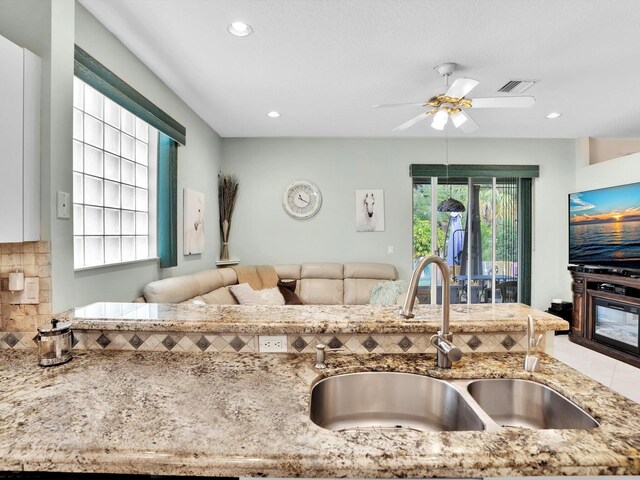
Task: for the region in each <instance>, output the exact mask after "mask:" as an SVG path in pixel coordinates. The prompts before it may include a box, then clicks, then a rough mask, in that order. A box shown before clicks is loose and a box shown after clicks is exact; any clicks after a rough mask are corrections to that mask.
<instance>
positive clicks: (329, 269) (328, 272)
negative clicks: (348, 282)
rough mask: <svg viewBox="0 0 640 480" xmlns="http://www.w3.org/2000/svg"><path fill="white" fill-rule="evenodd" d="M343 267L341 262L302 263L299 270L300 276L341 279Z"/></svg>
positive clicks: (303, 277)
mask: <svg viewBox="0 0 640 480" xmlns="http://www.w3.org/2000/svg"><path fill="white" fill-rule="evenodd" d="M343 272H344V267H343V265H342V263H329V262H318V263H303V264H302V267H301V272H300V278H302V279H305V278H328V279H335V280H342V279H343V278H344V276H343Z"/></svg>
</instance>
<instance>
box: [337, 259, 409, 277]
mask: <svg viewBox="0 0 640 480" xmlns="http://www.w3.org/2000/svg"><path fill="white" fill-rule="evenodd" d="M344 278H377V279H380V280H397V278H398V272H397V271H396V267H394V266H393V265H389V264H388V263H365V262H350V263H345V264H344Z"/></svg>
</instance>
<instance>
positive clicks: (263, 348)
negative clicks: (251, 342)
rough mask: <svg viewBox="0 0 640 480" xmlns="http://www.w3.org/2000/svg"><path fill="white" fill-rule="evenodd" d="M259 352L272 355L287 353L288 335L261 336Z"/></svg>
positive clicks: (259, 338)
mask: <svg viewBox="0 0 640 480" xmlns="http://www.w3.org/2000/svg"><path fill="white" fill-rule="evenodd" d="M258 351H259V352H265V353H266V352H270V353H287V336H286V335H259V336H258Z"/></svg>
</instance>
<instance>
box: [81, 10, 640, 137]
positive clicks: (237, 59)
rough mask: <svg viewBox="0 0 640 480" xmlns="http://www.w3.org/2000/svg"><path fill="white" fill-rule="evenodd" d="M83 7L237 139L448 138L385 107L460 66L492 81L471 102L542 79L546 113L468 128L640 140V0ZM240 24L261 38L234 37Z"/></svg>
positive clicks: (501, 113) (412, 97) (539, 107)
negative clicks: (448, 67)
mask: <svg viewBox="0 0 640 480" xmlns="http://www.w3.org/2000/svg"><path fill="white" fill-rule="evenodd" d="M81 3H82V4H83V5H84V6H85V7H86V8H87V9H88V10H89V11H91V12H92V13H93V14H94V15H95V16H96V17H97V18H98V19H99V20H100V21H101V22H102V23H103V24H104V25H105V26H106V27H107V28H108V29H109V30H111V31H112V32H113V33H114V34H115V35H116V36H117V37H118V38H119V39H120V40H121V41H122V42H123V43H124V44H125V45H126V46H127V47H128V48H129V49H130V50H132V51H133V52H134V53H135V54H136V55H137V56H138V57H139V58H140V59H141V60H142V61H143V62H144V63H145V64H146V65H147V66H148V67H149V68H150V69H151V70H153V71H154V72H155V73H156V74H157V75H158V76H159V77H160V78H161V79H162V80H163V81H164V82H165V83H166V84H167V85H168V86H169V87H170V88H171V89H172V90H173V91H175V92H176V93H177V94H178V95H179V96H180V97H181V98H182V99H183V100H184V101H185V102H186V103H187V104H188V105H189V106H190V107H191V108H192V109H193V110H195V111H196V112H197V113H198V114H199V115H200V116H201V117H202V118H203V119H204V120H205V121H206V122H207V123H209V125H211V127H212V128H214V129H215V130H216V131H217V132H218V133H219V134H220V135H221V136H223V137H274V136H275V137H279V136H314V137H316V136H330V137H353V136H357V137H381V136H383V137H389V136H398V137H427V136H434V137H435V136H442V132H437V131H435V130H433V129H431V128H430V127H429V125H428V122H424V123H422V124H419V125H418V126H416V127H413V128H410V129H408V130H407V131H405V132H402V133H394V132H392V129H393V128H394V127H395V126H397V125H399V124H401V123H403V122H404V121H406V120H408V119H409V118H412V117H414V116H415V115H417V114H419V113H420V110H419V108H420V107H417V108H418V110H416V107H406V108H404V109H402V108H401V109H385V110H372V109H371V105H374V104H378V103H396V102H415V101H421V100H424V99H426V98H428V97H429V94H430V93H431V92H432V91H433V88H434V87H436V86H437V85H439V84H440V83H441V82H442V79H441V78H440V77H438V75H437V74H436V73H435V71H434V70H433V67H434V66H435V65H437V64H439V63H442V62H446V61H454V62H457V63H459V64H460V70H459V72H457V74H458V75H460V76H468V77H473V78H475V79H477V80H479V81H480V85H479V86H478V87H477V88H476V89H475V90H474V91H473V92H472V95H470V96H471V97H473V96H493V95H496V93H495V92H496V90H497V89H498V88H500V87H501V86H502V85H503V84H504V83H505V82H506V81H507V80H509V79H512V78H525V79H540V80H541V82H540V83H539V84H538V85H536V86H534V87H533V88H531V89H530V90H529V91H528V92H527V93H526V94H527V95H533V96H535V97H536V100H537V103H536V105H535V106H534V107H533V108H530V109H504V110H476V111H471V115H472V116H473V118H474V119H475V120H476V121H477V122H478V123H479V124H480V128H479V129H478V130H477V131H476V132H474V133H472V134H469V135H465V136H473V137H553V138H560V137H568V138H573V137H580V136H592V137H640V1H638V0H81ZM233 21H244V22H246V23H249V24H250V25H251V26H252V27H253V29H254V33H253V34H252V35H250V36H248V37H245V38H239V37H234V36H232V35H230V34H229V33H228V31H227V27H228V25H229V24H230V23H231V22H233ZM143 93H144V91H143ZM498 95H499V94H498ZM270 110H278V111H279V112H281V114H282V116H281V117H280V118H278V119H270V118H268V117H267V116H266V113H267V112H268V111H270ZM551 111H559V112H562V113H563V116H562V117H560V118H559V119H557V120H547V119H545V115H546V114H547V113H549V112H551ZM178 120H179V119H178ZM451 130H452V129H450V131H451ZM451 133H452V134H453V135H456V134H458V132H453V131H451Z"/></svg>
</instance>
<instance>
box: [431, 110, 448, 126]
mask: <svg viewBox="0 0 640 480" xmlns="http://www.w3.org/2000/svg"><path fill="white" fill-rule="evenodd" d="M447 120H449V114H448V113H447V112H446V111H445V110H438V112H437V113H436V114H435V115H434V116H433V121H432V122H431V128H435V129H436V130H444V127H445V125H446V124H447Z"/></svg>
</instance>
